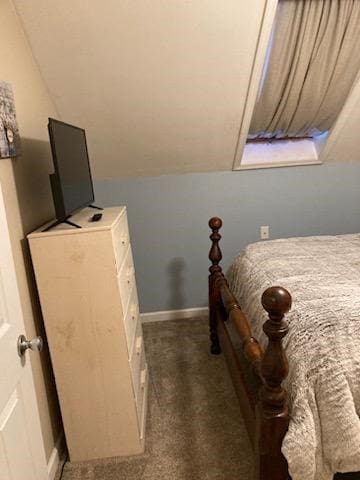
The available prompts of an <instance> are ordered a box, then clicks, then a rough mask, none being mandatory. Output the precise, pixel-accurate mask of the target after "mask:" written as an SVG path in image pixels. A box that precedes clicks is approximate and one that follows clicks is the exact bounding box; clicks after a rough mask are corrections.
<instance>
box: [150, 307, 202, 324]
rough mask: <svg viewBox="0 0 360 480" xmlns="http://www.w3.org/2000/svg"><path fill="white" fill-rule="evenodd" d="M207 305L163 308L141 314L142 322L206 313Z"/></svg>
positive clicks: (179, 318)
mask: <svg viewBox="0 0 360 480" xmlns="http://www.w3.org/2000/svg"><path fill="white" fill-rule="evenodd" d="M208 312H209V309H208V307H198V308H184V309H182V310H164V311H162V312H149V313H142V314H141V321H142V323H148V322H163V321H165V320H181V319H188V318H193V317H201V316H204V315H208Z"/></svg>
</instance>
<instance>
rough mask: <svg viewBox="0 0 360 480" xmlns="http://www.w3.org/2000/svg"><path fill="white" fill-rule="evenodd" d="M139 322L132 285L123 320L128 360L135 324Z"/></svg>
mask: <svg viewBox="0 0 360 480" xmlns="http://www.w3.org/2000/svg"><path fill="white" fill-rule="evenodd" d="M138 322H140V311H139V302H138V296H137V291H136V286H135V285H133V287H132V290H131V294H130V301H129V305H128V309H127V313H126V315H125V318H124V326H125V334H126V343H127V347H128V352H129V358H130V357H131V350H132V348H133V344H134V336H135V331H136V326H137V323H138Z"/></svg>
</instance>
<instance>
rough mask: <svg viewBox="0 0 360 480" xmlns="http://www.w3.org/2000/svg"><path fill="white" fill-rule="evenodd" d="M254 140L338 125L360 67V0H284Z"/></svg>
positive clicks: (258, 107) (312, 133) (260, 97)
mask: <svg viewBox="0 0 360 480" xmlns="http://www.w3.org/2000/svg"><path fill="white" fill-rule="evenodd" d="M265 68H267V70H266V71H264V80H263V83H262V88H261V91H260V92H259V95H258V99H257V102H256V105H255V110H254V114H253V118H252V122H251V126H250V131H249V136H248V137H249V138H250V139H255V138H285V137H304V136H315V135H318V134H320V133H323V132H325V131H327V130H329V128H330V127H331V126H332V125H333V123H334V121H335V119H336V117H337V116H338V114H339V112H340V110H341V108H342V106H343V105H344V102H345V100H346V97H347V95H348V93H349V91H350V88H351V86H352V84H353V82H354V80H355V78H356V76H357V74H358V73H359V70H360V0H280V1H279V5H278V11H277V14H276V20H275V25H274V30H273V37H272V42H271V52H270V55H269V57H268V65H267V67H265Z"/></svg>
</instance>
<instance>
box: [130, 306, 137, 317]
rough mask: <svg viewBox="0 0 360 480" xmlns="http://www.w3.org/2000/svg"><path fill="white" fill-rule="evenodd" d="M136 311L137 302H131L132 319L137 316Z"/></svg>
mask: <svg viewBox="0 0 360 480" xmlns="http://www.w3.org/2000/svg"><path fill="white" fill-rule="evenodd" d="M137 312H138V304H137V303H133V304H132V305H131V318H132V319H133V320H135V319H136V317H137Z"/></svg>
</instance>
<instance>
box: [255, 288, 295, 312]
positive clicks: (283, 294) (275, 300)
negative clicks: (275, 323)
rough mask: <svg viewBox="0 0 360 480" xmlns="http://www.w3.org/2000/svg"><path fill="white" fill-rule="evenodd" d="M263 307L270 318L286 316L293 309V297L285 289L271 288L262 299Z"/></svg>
mask: <svg viewBox="0 0 360 480" xmlns="http://www.w3.org/2000/svg"><path fill="white" fill-rule="evenodd" d="M261 303H262V306H263V307H264V308H265V310H266V311H267V312H268V314H269V315H270V316H276V317H278V316H282V317H283V316H284V315H285V313H287V312H288V311H289V310H290V308H291V295H290V293H289V292H288V291H287V290H286V289H285V288H283V287H270V288H267V289H266V290H265V292H264V293H263V294H262V297H261Z"/></svg>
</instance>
